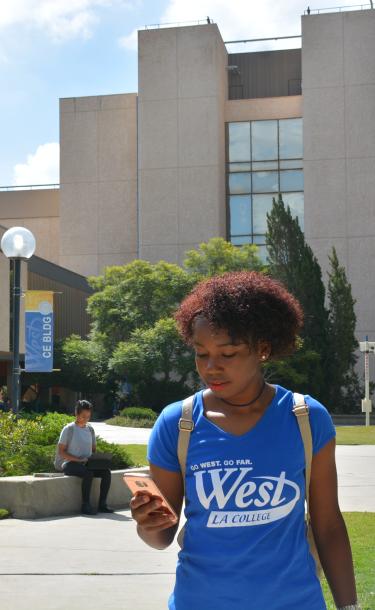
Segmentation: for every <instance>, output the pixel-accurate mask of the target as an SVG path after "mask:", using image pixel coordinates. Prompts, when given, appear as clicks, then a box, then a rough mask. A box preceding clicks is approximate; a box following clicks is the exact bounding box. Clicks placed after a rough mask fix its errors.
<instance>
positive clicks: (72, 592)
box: [0, 511, 177, 610]
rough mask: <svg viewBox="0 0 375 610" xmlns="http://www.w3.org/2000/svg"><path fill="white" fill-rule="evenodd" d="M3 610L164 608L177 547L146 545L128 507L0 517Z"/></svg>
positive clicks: (143, 609)
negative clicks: (115, 510) (24, 518)
mask: <svg viewBox="0 0 375 610" xmlns="http://www.w3.org/2000/svg"><path fill="white" fill-rule="evenodd" d="M0 540H1V543H0V608H1V610H162V609H163V610H164V609H166V608H167V605H166V604H167V599H168V594H169V592H170V591H171V589H172V587H173V582H174V569H175V562H176V553H177V545H173V547H171V548H170V549H167V550H166V551H155V550H153V549H150V548H149V547H147V546H146V545H145V544H143V543H142V541H141V540H139V538H138V536H137V534H136V529H135V524H134V522H133V521H132V519H131V517H130V512H129V511H121V512H118V513H116V514H114V515H100V516H95V517H83V516H74V517H58V518H51V519H39V520H37V521H21V520H18V519H17V520H16V519H14V520H13V519H8V520H6V521H1V522H0Z"/></svg>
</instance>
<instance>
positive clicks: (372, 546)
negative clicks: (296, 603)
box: [323, 513, 375, 610]
mask: <svg viewBox="0 0 375 610" xmlns="http://www.w3.org/2000/svg"><path fill="white" fill-rule="evenodd" d="M343 514H344V519H345V522H346V526H347V528H348V532H349V538H350V542H351V546H352V553H353V560H354V569H355V575H356V582H357V594H358V599H359V601H360V603H361V608H362V610H375V513H343ZM323 591H324V596H325V600H326V603H327V608H328V610H334V609H335V608H336V606H335V604H334V602H333V599H332V596H331V593H330V591H329V589H328V585H327V583H326V581H325V580H323Z"/></svg>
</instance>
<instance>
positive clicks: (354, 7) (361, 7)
mask: <svg viewBox="0 0 375 610" xmlns="http://www.w3.org/2000/svg"><path fill="white" fill-rule="evenodd" d="M372 8H373V5H372V3H371V2H370V4H352V5H349V6H331V7H328V8H312V9H310V8H309V7H308V8H307V9H306V10H305V11H303V14H304V15H319V14H320V13H341V12H343V11H363V10H367V9H372Z"/></svg>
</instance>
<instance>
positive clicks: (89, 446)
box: [58, 400, 113, 515]
mask: <svg viewBox="0 0 375 610" xmlns="http://www.w3.org/2000/svg"><path fill="white" fill-rule="evenodd" d="M91 415H92V404H91V403H90V402H89V401H88V400H78V401H77V403H76V406H75V416H76V419H75V421H74V422H72V423H70V424H67V425H66V426H64V428H63V429H62V431H61V434H60V438H59V443H58V452H59V458H60V459H62V460H63V461H62V470H63V472H64V474H66V475H69V476H75V477H80V478H81V479H82V510H81V512H82V514H83V515H95V514H96V512H97V511H96V510H95V509H94V507H93V506H91V504H90V491H91V486H92V480H93V477H99V478H101V483H100V496H99V507H98V512H100V513H113V510H112V509H111V508H109V507H108V506H107V495H108V492H109V488H110V486H111V470H110V469H109V468H104V469H100V470H98V469H94V470H93V469H89V468H87V461H88V458H89V457H90V456H91V454H92V453H93V452H94V451H95V450H96V439H95V432H94V429H93V427H92V426H90V425H89V423H88V422H89V421H90V418H91Z"/></svg>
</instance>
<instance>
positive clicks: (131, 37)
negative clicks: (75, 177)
mask: <svg viewBox="0 0 375 610" xmlns="http://www.w3.org/2000/svg"><path fill="white" fill-rule="evenodd" d="M316 1H317V3H316V4H313V3H312V4H310V9H311V13H314V12H316V11H317V10H318V9H324V8H325V7H330V8H334V7H340V6H352V5H353V4H355V2H353V0H352V1H351V2H350V1H348V0H347V1H345V0H316ZM306 9H307V2H306V1H305V0H283V1H282V2H279V3H275V0H0V188H1V187H5V186H20V185H32V184H34V185H35V184H54V183H58V182H59V98H65V97H80V96H85V95H109V94H114V93H131V92H136V91H137V30H139V29H144V28H145V27H146V26H152V25H157V24H178V23H179V24H185V23H197V22H198V21H201V22H205V21H206V19H207V17H210V19H211V20H212V21H214V22H215V23H217V25H218V27H219V30H220V32H221V35H222V37H223V40H224V41H229V40H244V39H248V38H267V37H272V36H292V35H297V34H300V33H301V15H302V14H303V13H304V12H305V11H306ZM256 45H257V46H256ZM296 46H300V39H291V40H288V41H278V42H271V43H268V42H263V43H247V44H245V43H241V44H240V45H236V46H235V45H232V44H231V45H227V49H228V51H229V52H239V51H243V52H248V51H255V50H259V49H261V50H266V49H272V48H293V47H296Z"/></svg>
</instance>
